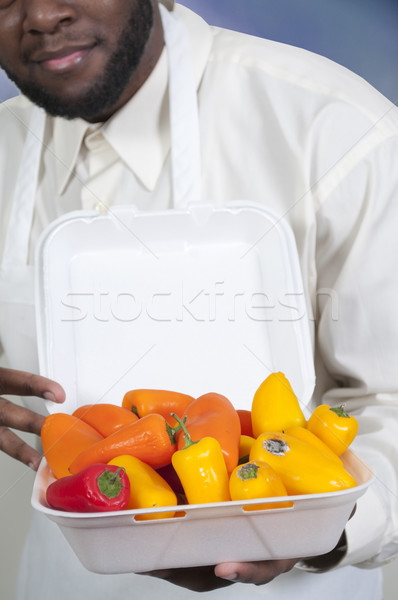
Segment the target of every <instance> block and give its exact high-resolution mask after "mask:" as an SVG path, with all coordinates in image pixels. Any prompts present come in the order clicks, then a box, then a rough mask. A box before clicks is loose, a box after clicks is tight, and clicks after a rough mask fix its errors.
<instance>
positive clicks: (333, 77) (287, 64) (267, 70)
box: [208, 27, 398, 134]
mask: <svg viewBox="0 0 398 600" xmlns="http://www.w3.org/2000/svg"><path fill="white" fill-rule="evenodd" d="M211 29H212V32H213V45H212V51H211V54H210V56H209V61H208V66H209V68H210V69H211V68H213V69H214V70H215V71H218V74H220V73H221V72H222V71H223V70H224V71H225V70H226V69H228V70H230V71H232V70H233V71H234V77H236V78H237V79H236V83H237V85H240V84H241V83H242V82H243V83H244V84H245V85H246V86H252V88H253V90H254V91H255V90H258V91H260V90H261V89H262V90H263V93H264V94H265V95H266V96H267V97H268V98H269V99H270V100H271V102H274V103H275V104H276V105H277V106H276V108H278V105H279V107H280V109H281V110H282V109H283V110H285V111H286V110H287V109H289V108H291V109H292V110H294V112H296V113H299V112H300V109H302V110H303V111H304V113H308V109H309V105H308V103H309V102H310V103H312V105H313V107H314V110H315V112H316V111H317V110H319V109H320V108H321V107H322V108H324V107H325V106H328V107H329V108H330V107H333V109H334V110H335V111H336V113H337V114H338V112H339V109H340V110H342V109H343V107H345V109H346V110H347V111H348V112H353V113H357V114H358V117H361V116H362V117H363V119H364V120H366V121H368V122H370V123H372V124H374V125H376V126H377V127H380V128H381V129H382V130H385V132H386V133H387V131H388V132H389V133H390V134H391V132H392V131H395V132H396V133H397V132H398V109H397V107H396V106H395V105H394V104H393V103H392V102H390V100H388V99H387V98H385V97H384V96H383V95H382V94H381V93H380V92H378V91H377V90H376V89H375V88H374V87H372V86H371V85H370V84H369V83H368V82H367V81H366V80H364V79H363V78H361V77H360V76H358V75H357V74H355V73H353V72H352V71H350V70H349V69H347V68H345V67H343V66H342V65H339V64H337V63H336V62H334V61H332V60H330V59H328V58H326V57H324V56H321V55H318V54H315V53H313V52H310V51H308V50H304V49H302V48H297V47H294V46H290V45H288V44H284V43H280V42H276V41H272V40H267V39H263V38H259V37H255V36H251V35H247V34H243V33H239V32H236V31H231V30H226V29H222V28H217V27H212V28H211ZM289 99H291V102H289Z"/></svg>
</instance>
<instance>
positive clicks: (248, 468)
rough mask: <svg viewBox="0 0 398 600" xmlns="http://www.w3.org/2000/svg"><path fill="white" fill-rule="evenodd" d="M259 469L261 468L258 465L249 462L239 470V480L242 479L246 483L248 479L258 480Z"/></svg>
mask: <svg viewBox="0 0 398 600" xmlns="http://www.w3.org/2000/svg"><path fill="white" fill-rule="evenodd" d="M259 468H260V467H259V466H258V465H255V464H254V463H251V462H248V463H246V464H245V465H243V466H242V467H240V469H238V471H237V475H238V477H239V479H242V481H246V480H247V479H257V473H258V470H259Z"/></svg>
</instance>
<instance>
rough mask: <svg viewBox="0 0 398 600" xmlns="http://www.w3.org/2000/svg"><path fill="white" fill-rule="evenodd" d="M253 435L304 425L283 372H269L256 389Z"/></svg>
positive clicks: (295, 397) (296, 402)
mask: <svg viewBox="0 0 398 600" xmlns="http://www.w3.org/2000/svg"><path fill="white" fill-rule="evenodd" d="M251 415H252V428H253V437H255V438H257V437H258V436H259V435H260V434H261V433H263V432H264V431H283V430H284V429H287V428H288V427H293V426H297V425H300V426H304V425H305V417H304V414H303V412H302V410H301V408H300V404H299V401H298V399H297V396H296V395H295V393H294V392H293V390H292V387H291V385H290V383H289V381H288V379H287V378H286V377H285V375H284V374H283V373H280V372H279V373H271V375H269V376H268V377H267V378H266V379H265V380H264V381H263V382H262V384H261V385H260V387H259V388H258V389H257V391H256V393H255V394H254V397H253V402H252V408H251Z"/></svg>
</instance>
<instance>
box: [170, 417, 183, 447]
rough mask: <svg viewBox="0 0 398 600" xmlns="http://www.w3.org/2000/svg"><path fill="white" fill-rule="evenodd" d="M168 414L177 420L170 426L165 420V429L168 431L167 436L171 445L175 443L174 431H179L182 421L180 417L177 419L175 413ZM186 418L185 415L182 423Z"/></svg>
mask: <svg viewBox="0 0 398 600" xmlns="http://www.w3.org/2000/svg"><path fill="white" fill-rule="evenodd" d="M170 414H171V416H172V417H174V418H175V420H176V421H178V425H176V426H175V427H171V426H170V425H169V424H168V422H167V421H166V431H167V433H168V436H169V438H170V442H171V445H173V444H175V443H176V433H177V432H178V431H180V429H181V423H182V421H181V419H179V418H178V417H177V415H175V414H174V413H170ZM186 420H187V418H186V417H185V418H184V423H185V421H186Z"/></svg>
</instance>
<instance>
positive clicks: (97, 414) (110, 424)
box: [73, 404, 138, 437]
mask: <svg viewBox="0 0 398 600" xmlns="http://www.w3.org/2000/svg"><path fill="white" fill-rule="evenodd" d="M73 416H75V417H77V418H78V419H81V420H82V421H84V422H85V423H88V424H89V425H91V427H94V429H96V430H97V431H98V432H99V433H100V434H101V435H103V436H104V437H107V436H108V435H111V434H112V433H115V431H118V429H121V428H122V427H125V426H126V425H130V424H131V423H135V422H136V421H138V417H137V415H135V414H134V413H132V412H131V411H129V410H127V409H126V408H122V407H121V406H117V405H116V404H85V405H84V406H79V408H77V409H76V410H75V411H74V412H73Z"/></svg>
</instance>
